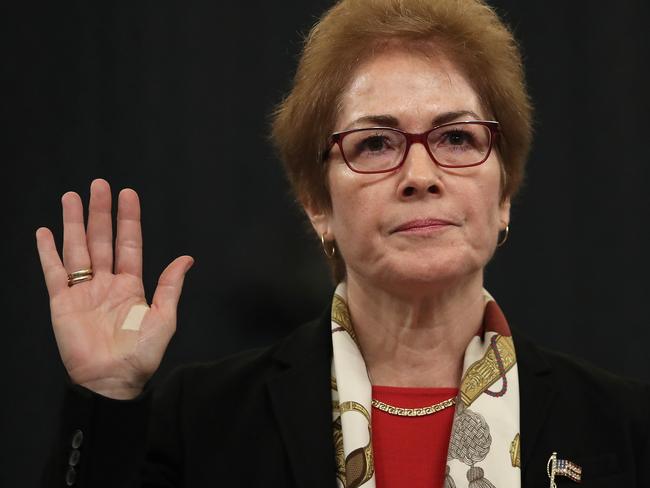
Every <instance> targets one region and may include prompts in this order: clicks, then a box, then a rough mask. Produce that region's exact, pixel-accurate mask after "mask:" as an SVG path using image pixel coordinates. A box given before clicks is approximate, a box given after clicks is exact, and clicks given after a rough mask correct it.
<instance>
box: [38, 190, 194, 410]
mask: <svg viewBox="0 0 650 488" xmlns="http://www.w3.org/2000/svg"><path fill="white" fill-rule="evenodd" d="M68 195H69V194H66V196H64V246H63V247H64V249H63V251H64V252H63V254H64V261H65V267H64V265H63V263H61V260H60V258H59V256H58V252H57V251H56V247H55V244H54V239H53V236H52V233H51V232H50V231H49V230H48V229H39V230H38V231H37V243H38V249H39V256H40V258H41V264H42V267H43V271H44V274H45V279H46V284H47V287H48V292H49V294H50V310H51V316H52V325H53V328H54V334H55V336H56V340H57V344H58V347H59V352H60V354H61V359H62V361H63V363H64V365H65V367H66V370H67V371H68V374H69V375H70V378H71V380H72V381H73V382H74V383H78V384H81V385H84V386H86V387H88V388H91V389H93V390H95V391H97V392H99V393H102V394H106V395H108V396H114V397H119V398H126V397H133V396H135V395H137V393H138V392H139V391H140V390H141V389H142V387H143V385H144V383H145V382H146V381H147V380H148V379H149V377H151V375H152V374H153V373H154V372H155V370H156V369H157V368H158V365H159V364H160V361H161V359H162V356H163V354H164V351H165V348H166V347H167V344H168V343H169V340H170V339H171V336H172V335H173V333H174V331H175V328H176V306H177V303H178V299H179V297H180V292H181V288H182V283H183V278H184V275H185V273H186V272H187V270H188V269H189V267H190V266H191V264H192V259H191V258H189V257H187V256H184V257H179V258H177V259H176V260H174V261H173V262H172V263H171V264H170V265H169V266H168V267H167V268H166V269H165V271H164V272H163V273H162V275H161V277H160V279H159V283H158V287H157V288H156V292H155V294H154V297H153V301H152V305H151V308H149V309H148V310H147V311H146V313H145V314H144V316H143V317H142V321H141V322H140V323H139V324H137V323H136V324H132V326H131V327H127V328H125V327H124V322H125V319H126V318H127V316H128V315H129V312H130V311H131V309H132V307H133V306H134V305H146V303H147V302H146V299H145V293H144V287H143V284H142V276H141V242H142V240H141V235H140V222H139V202H138V200H137V195H136V194H135V192H132V194H131V195H128V196H125V197H124V198H123V197H122V194H120V204H119V210H118V235H117V241H116V250H115V273H113V269H112V268H113V266H112V264H113V263H112V255H113V248H112V236H111V232H112V230H111V227H112V224H111V221H110V188H109V187H108V184H107V183H106V182H104V181H102V180H96V181H95V182H93V186H91V203H90V212H89V222H88V232H87V238H86V235H83V236H82V235H79V231H82V232H83V220H82V225H81V226H79V225H78V224H79V223H78V215H83V209H82V208H81V207H80V205H81V202H80V199H79V198H78V196H76V198H75V197H74V196H70V197H68ZM75 195H76V194H75ZM107 195H108V198H106V196H107ZM133 197H135V198H133ZM66 198H67V199H68V200H67V201H66ZM93 198H94V199H95V201H94V200H93ZM129 199H130V201H129ZM98 202H99V203H98ZM66 205H67V206H68V209H67V210H66ZM107 205H108V208H106V207H107ZM93 211H94V214H93ZM120 213H122V220H123V222H122V223H120ZM75 215H76V217H75ZM106 217H108V220H107V218H106ZM75 220H76V221H75ZM75 232H76V233H77V235H75ZM86 242H87V245H86ZM90 261H92V262H90ZM90 265H92V266H93V268H94V270H95V274H94V276H93V279H92V280H90V281H87V282H83V283H79V284H76V285H73V286H72V287H68V286H67V274H68V273H70V272H72V271H74V270H77V269H82V268H84V267H90ZM133 325H135V327H134V326H133Z"/></svg>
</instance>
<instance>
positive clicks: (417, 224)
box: [391, 219, 456, 233]
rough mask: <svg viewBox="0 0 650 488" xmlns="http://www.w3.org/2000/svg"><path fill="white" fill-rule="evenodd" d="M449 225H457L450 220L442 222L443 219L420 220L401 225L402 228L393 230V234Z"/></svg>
mask: <svg viewBox="0 0 650 488" xmlns="http://www.w3.org/2000/svg"><path fill="white" fill-rule="evenodd" d="M447 225H456V224H454V223H453V222H449V221H448V220H442V219H418V220H411V221H409V222H405V223H404V224H401V225H400V226H398V227H396V228H395V229H393V231H392V232H391V233H393V232H404V231H407V230H417V229H427V228H432V227H444V226H447Z"/></svg>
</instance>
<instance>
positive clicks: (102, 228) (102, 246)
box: [86, 179, 113, 273]
mask: <svg viewBox="0 0 650 488" xmlns="http://www.w3.org/2000/svg"><path fill="white" fill-rule="evenodd" d="M86 240H87V241H88V252H89V253H90V260H91V262H92V264H93V271H95V273H97V272H98V271H108V272H109V273H112V272H113V219H112V216H111V187H110V185H109V184H108V182H107V181H106V180H102V179H97V180H94V181H93V182H92V183H91V184H90V203H89V205H88V230H87V232H86Z"/></svg>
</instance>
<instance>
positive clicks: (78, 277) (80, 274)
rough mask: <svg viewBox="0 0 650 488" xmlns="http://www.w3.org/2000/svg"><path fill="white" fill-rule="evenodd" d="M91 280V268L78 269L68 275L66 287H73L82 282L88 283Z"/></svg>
mask: <svg viewBox="0 0 650 488" xmlns="http://www.w3.org/2000/svg"><path fill="white" fill-rule="evenodd" d="M92 279H93V270H92V268H86V269H80V270H78V271H74V272H72V273H70V274H69V275H68V286H73V285H76V284H77V283H83V282H84V281H90V280H92Z"/></svg>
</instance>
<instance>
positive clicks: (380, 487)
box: [372, 386, 458, 488]
mask: <svg viewBox="0 0 650 488" xmlns="http://www.w3.org/2000/svg"><path fill="white" fill-rule="evenodd" d="M457 394H458V389H457V388H403V387H393V386H373V387H372V397H373V398H374V399H376V400H379V401H381V402H384V403H388V404H389V405H392V406H395V407H403V408H416V407H427V406H429V405H433V404H434V403H439V402H442V401H444V400H447V399H449V398H451V397H455V396H456V395H457ZM453 420H454V407H447V408H446V409H444V410H442V411H440V412H437V413H434V414H431V415H425V416H423V417H398V416H396V415H390V414H388V413H384V412H382V411H381V410H378V409H376V408H373V409H372V450H373V454H374V459H375V477H376V481H377V488H402V487H404V488H406V487H408V488H419V487H427V488H431V487H441V486H443V483H444V480H445V467H446V465H447V447H448V444H449V437H450V435H451V425H452V422H453Z"/></svg>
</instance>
